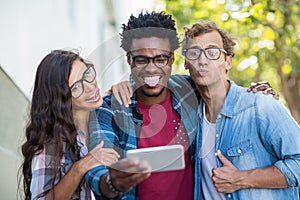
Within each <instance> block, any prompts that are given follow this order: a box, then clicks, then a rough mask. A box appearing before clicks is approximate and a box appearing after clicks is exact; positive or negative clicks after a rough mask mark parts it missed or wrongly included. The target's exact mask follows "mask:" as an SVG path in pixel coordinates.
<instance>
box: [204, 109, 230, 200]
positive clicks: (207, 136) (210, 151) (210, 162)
mask: <svg viewBox="0 0 300 200" xmlns="http://www.w3.org/2000/svg"><path fill="white" fill-rule="evenodd" d="M203 116H204V119H203V122H202V148H201V154H200V155H201V165H202V166H201V174H202V177H201V178H200V181H201V186H202V191H203V195H204V199H205V200H226V197H225V194H224V193H219V192H218V191H217V190H216V188H215V186H214V184H213V181H212V179H211V177H212V169H213V168H215V167H217V160H216V155H215V153H216V150H215V141H216V124H215V123H210V122H209V121H208V120H207V119H206V115H205V105H204V104H203Z"/></svg>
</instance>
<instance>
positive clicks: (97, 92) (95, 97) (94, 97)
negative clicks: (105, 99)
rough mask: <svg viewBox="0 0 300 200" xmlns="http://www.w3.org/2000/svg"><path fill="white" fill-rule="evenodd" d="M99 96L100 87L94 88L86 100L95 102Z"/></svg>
mask: <svg viewBox="0 0 300 200" xmlns="http://www.w3.org/2000/svg"><path fill="white" fill-rule="evenodd" d="M100 98H101V96H100V89H99V88H96V89H95V92H94V94H93V95H91V97H89V98H88V99H87V101H88V102H97V101H98V100H99V99H100Z"/></svg>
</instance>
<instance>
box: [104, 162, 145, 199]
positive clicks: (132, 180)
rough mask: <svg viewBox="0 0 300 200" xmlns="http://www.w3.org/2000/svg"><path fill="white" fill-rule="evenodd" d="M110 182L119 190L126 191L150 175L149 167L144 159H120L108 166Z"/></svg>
mask: <svg viewBox="0 0 300 200" xmlns="http://www.w3.org/2000/svg"><path fill="white" fill-rule="evenodd" d="M109 175H110V179H111V182H112V184H113V185H114V187H115V188H116V189H118V190H119V191H120V192H122V193H125V192H128V191H129V190H131V189H132V188H133V186H135V185H136V184H138V183H140V182H141V181H143V180H145V179H146V178H148V177H149V176H150V175H151V167H150V165H149V164H148V163H147V162H146V161H140V160H138V159H129V158H128V159H122V160H120V161H119V162H116V163H114V164H112V165H111V166H110V168H109Z"/></svg>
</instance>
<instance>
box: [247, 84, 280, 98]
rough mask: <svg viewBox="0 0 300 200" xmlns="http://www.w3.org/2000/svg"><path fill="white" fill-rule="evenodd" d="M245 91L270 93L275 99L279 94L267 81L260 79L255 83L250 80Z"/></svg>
mask: <svg viewBox="0 0 300 200" xmlns="http://www.w3.org/2000/svg"><path fill="white" fill-rule="evenodd" d="M247 91H248V92H254V93H255V92H258V91H263V93H264V94H266V95H267V94H272V95H273V97H274V98H275V99H277V100H278V99H279V94H278V93H276V92H275V91H274V90H273V88H272V86H271V85H270V83H269V82H268V81H261V82H257V83H254V82H252V83H251V84H250V87H249V88H248V89H247Z"/></svg>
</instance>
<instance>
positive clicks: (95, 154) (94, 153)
mask: <svg viewBox="0 0 300 200" xmlns="http://www.w3.org/2000/svg"><path fill="white" fill-rule="evenodd" d="M103 144H104V142H103V141H101V142H100V144H98V145H97V146H96V147H95V148H94V149H92V150H91V151H90V152H89V153H88V154H87V155H86V156H85V157H84V158H82V159H81V160H80V161H79V162H81V164H82V165H81V166H82V169H81V171H83V172H84V174H85V173H86V172H87V171H89V170H90V169H92V168H94V167H96V166H99V165H105V166H110V165H112V164H113V163H115V162H117V161H118V159H119V157H120V155H119V154H118V153H117V152H116V151H115V150H114V149H112V148H102V147H103Z"/></svg>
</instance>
